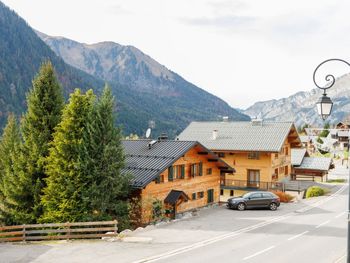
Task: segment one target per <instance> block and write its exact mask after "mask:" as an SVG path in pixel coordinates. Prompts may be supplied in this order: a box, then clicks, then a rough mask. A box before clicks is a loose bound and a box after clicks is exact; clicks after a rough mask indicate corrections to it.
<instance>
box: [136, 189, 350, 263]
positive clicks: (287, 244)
mask: <svg viewBox="0 0 350 263" xmlns="http://www.w3.org/2000/svg"><path fill="white" fill-rule="evenodd" d="M347 194H348V191H347V189H346V190H344V191H342V192H340V193H337V194H336V195H334V196H331V197H329V198H326V199H323V200H321V201H320V202H319V203H316V204H315V205H314V206H315V207H308V208H307V207H306V208H301V209H299V210H298V211H296V212H294V213H287V214H285V215H283V216H280V217H277V218H275V219H271V222H270V223H269V221H267V222H266V223H265V224H266V225H263V226H261V227H260V226H259V225H257V227H256V228H255V229H252V230H249V229H248V231H241V232H233V233H232V234H231V236H230V235H227V236H224V235H223V236H222V238H218V239H217V240H214V242H210V241H208V242H209V244H206V243H202V244H198V245H197V246H194V247H192V248H191V247H189V248H188V249H183V250H181V249H177V250H174V251H173V252H168V253H165V254H163V255H158V257H157V256H154V257H151V258H148V259H147V258H146V259H143V260H139V261H136V262H167V263H170V262H174V263H175V262H191V263H196V262H198V263H199V262H200V263H203V262H259V263H261V262H318V263H321V262H325V263H330V262H345V258H344V257H343V256H344V254H345V249H346V233H347V232H346V230H347V225H346V222H347V221H346V216H347V215H346V213H345V210H346V207H347V198H348V197H347ZM243 213H244V212H243Z"/></svg>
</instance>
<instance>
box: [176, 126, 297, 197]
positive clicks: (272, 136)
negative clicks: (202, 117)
mask: <svg viewBox="0 0 350 263" xmlns="http://www.w3.org/2000/svg"><path fill="white" fill-rule="evenodd" d="M178 139H180V140H197V141H199V142H200V143H201V144H203V145H204V146H205V147H206V148H208V149H210V150H211V151H213V152H215V153H216V154H217V156H218V157H219V158H221V159H223V160H224V161H225V162H226V163H228V164H229V165H231V166H233V167H234V168H235V170H236V172H235V173H231V174H227V173H222V175H221V197H220V198H221V199H220V200H221V201H226V200H227V199H228V198H229V197H231V196H239V195H242V194H243V193H245V192H247V191H252V190H271V189H282V183H281V181H282V180H283V179H284V178H286V177H289V176H290V173H291V168H292V167H291V148H292V147H293V148H294V147H301V141H300V139H299V135H298V133H297V130H296V128H295V126H294V124H293V123H292V122H264V121H262V120H253V121H252V122H228V121H226V122H225V121H224V122H192V123H191V124H190V125H189V126H188V127H187V128H186V129H185V130H184V131H183V132H182V133H181V134H180V135H179V136H178Z"/></svg>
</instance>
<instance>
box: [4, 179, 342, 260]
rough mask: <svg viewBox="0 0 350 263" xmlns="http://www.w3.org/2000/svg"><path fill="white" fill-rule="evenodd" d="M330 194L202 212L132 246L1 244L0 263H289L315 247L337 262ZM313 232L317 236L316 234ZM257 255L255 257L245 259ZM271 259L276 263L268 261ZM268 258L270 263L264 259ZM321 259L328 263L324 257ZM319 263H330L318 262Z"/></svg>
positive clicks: (338, 241)
mask: <svg viewBox="0 0 350 263" xmlns="http://www.w3.org/2000/svg"><path fill="white" fill-rule="evenodd" d="M332 190H333V192H336V194H335V195H334V196H332V197H318V198H313V199H309V200H302V201H300V202H297V203H291V204H282V205H281V206H280V208H279V209H278V210H277V211H269V210H247V211H242V212H240V211H235V210H229V209H226V207H224V206H217V207H212V208H207V209H202V210H201V211H200V212H199V215H198V216H196V217H193V218H189V219H185V220H179V221H176V222H172V223H168V224H165V225H158V226H156V227H148V228H147V229H145V230H143V231H139V232H135V233H132V235H131V236H132V238H134V241H138V242H135V243H127V242H107V241H101V240H100V241H69V242H67V241H61V242H45V243H28V244H2V245H0V259H1V260H0V261H1V262H45V263H46V262H94V263H96V262H154V261H159V262H210V261H212V260H216V259H217V260H219V259H221V260H226V261H231V262H232V260H233V259H234V260H235V262H236V261H237V262H239V261H247V260H250V261H252V262H254V261H253V260H255V259H256V260H257V261H259V262H266V261H265V260H267V259H269V261H270V262H279V261H281V262H290V261H288V260H286V258H283V257H284V256H286V255H288V257H289V258H293V257H295V256H297V255H298V253H297V254H292V255H291V252H290V251H294V252H293V253H296V252H295V251H299V250H300V251H303V252H306V251H305V249H304V248H308V249H310V246H311V248H312V246H313V245H316V247H315V249H316V250H315V249H314V250H313V252H312V253H311V252H310V253H308V255H309V254H310V255H314V256H316V258H317V253H319V250H321V252H322V251H326V250H327V249H329V248H330V244H334V245H332V246H331V248H332V249H333V250H334V251H333V254H331V257H332V260H333V259H336V258H339V257H341V256H342V255H343V254H344V251H345V245H346V220H345V219H346V215H345V213H344V211H345V210H346V200H347V199H346V187H345V186H342V185H337V186H335V187H334V188H333V189H332ZM337 191H338V192H337ZM328 221H329V222H328ZM323 223H325V224H324V225H321V226H319V227H318V228H316V227H317V226H318V225H320V224H323ZM316 230H318V231H319V232H317V233H316V232H315V231H316ZM306 231H308V232H306ZM300 234H302V235H301V236H298V235H300ZM293 237H295V238H293ZM289 239H290V240H289ZM292 240H295V241H294V242H291V241H292ZM310 242H311V243H310ZM330 242H332V243H330ZM277 244H281V245H277ZM333 246H336V248H333ZM291 248H294V250H291ZM277 249H279V250H277ZM265 250H266V251H265ZM280 250H282V251H283V254H281V253H280ZM328 252H329V251H328ZM256 253H258V254H257V255H256V256H254V257H252V258H248V257H249V256H251V255H254V254H256ZM315 253H316V255H315ZM271 254H272V258H274V257H275V258H276V261H275V260H272V261H271V260H270V259H271ZM328 254H329V253H328ZM267 255H268V258H263V257H264V256H267ZM273 256H274V257H273ZM262 258H263V260H262V261H261V259H262ZM298 259H299V258H298ZM324 259H325V260H330V259H329V258H327V257H324ZM299 262H304V261H299ZM311 262H312V260H311ZM318 262H332V261H322V259H320V260H318Z"/></svg>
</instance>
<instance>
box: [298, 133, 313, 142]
mask: <svg viewBox="0 0 350 263" xmlns="http://www.w3.org/2000/svg"><path fill="white" fill-rule="evenodd" d="M299 138H300V141H301V142H304V143H305V142H309V141H310V140H311V139H310V136H308V135H299Z"/></svg>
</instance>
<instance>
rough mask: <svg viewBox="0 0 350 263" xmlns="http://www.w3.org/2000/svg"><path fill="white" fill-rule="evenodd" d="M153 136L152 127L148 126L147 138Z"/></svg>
mask: <svg viewBox="0 0 350 263" xmlns="http://www.w3.org/2000/svg"><path fill="white" fill-rule="evenodd" d="M150 136H151V128H148V129H147V131H146V138H147V139H148V138H149V137H150Z"/></svg>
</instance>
